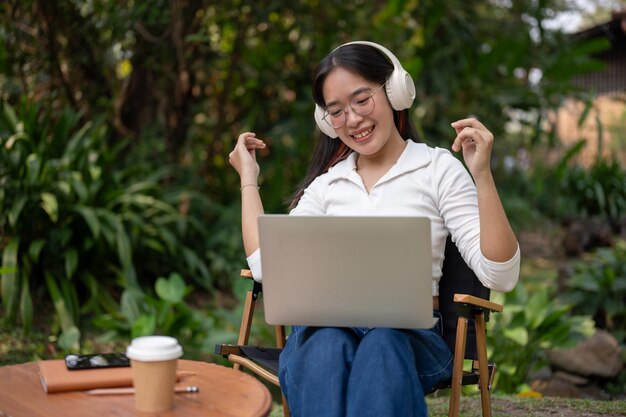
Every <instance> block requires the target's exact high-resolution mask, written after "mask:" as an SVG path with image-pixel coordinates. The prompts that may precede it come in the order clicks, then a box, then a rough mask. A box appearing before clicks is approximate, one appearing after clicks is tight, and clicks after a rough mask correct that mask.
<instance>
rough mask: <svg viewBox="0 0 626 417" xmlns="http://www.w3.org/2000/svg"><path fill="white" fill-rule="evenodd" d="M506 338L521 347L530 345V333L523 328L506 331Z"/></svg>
mask: <svg viewBox="0 0 626 417" xmlns="http://www.w3.org/2000/svg"><path fill="white" fill-rule="evenodd" d="M504 336H505V337H506V338H508V339H510V340H511V341H513V342H515V343H516V344H518V345H520V346H526V345H527V344H528V331H527V330H526V329H525V328H523V327H514V328H512V329H505V330H504Z"/></svg>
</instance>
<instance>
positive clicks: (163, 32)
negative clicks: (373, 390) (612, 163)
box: [0, 0, 622, 366]
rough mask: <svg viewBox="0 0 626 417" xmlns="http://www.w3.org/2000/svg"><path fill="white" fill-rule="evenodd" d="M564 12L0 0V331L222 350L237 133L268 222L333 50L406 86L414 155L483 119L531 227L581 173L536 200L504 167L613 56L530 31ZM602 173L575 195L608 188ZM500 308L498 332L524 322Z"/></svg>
mask: <svg viewBox="0 0 626 417" xmlns="http://www.w3.org/2000/svg"><path fill="white" fill-rule="evenodd" d="M566 3H567V2H565V1H564V0H540V1H534V0H533V1H531V0H523V1H515V2H502V1H496V0H491V1H481V2H478V1H469V2H468V1H464V0H450V1H447V2H441V1H436V0H393V1H372V2H368V1H363V0H355V1H339V0H329V1H326V2H323V3H322V2H320V1H319V0H296V1H284V0H259V1H254V2H253V1H250V0H226V1H220V2H210V1H208V0H154V1H150V2H140V1H126V2H119V1H114V0H59V1H48V0H28V1H20V0H7V1H4V2H2V3H0V98H1V99H2V100H3V102H4V103H6V104H3V107H2V111H3V113H2V115H0V119H1V121H0V144H1V146H2V152H1V153H0V157H1V158H2V163H1V165H0V187H1V191H0V205H1V206H2V214H1V215H0V251H1V252H2V255H3V260H2V267H1V268H2V269H1V271H0V273H2V300H3V306H4V307H3V309H4V311H3V313H4V318H5V321H6V322H7V323H10V324H12V325H13V324H14V323H16V322H19V323H20V324H21V325H22V326H24V327H26V328H28V327H29V326H30V325H31V322H32V321H33V320H34V318H36V317H37V309H38V307H39V305H40V302H41V301H42V300H48V299H50V300H51V301H52V302H53V303H54V307H55V309H56V310H55V311H56V318H55V325H54V326H55V327H54V328H53V332H57V331H58V332H59V333H60V334H61V341H62V345H63V346H65V347H69V346H73V345H75V343H76V342H77V341H78V340H79V336H80V335H81V334H82V333H84V332H81V331H82V329H83V328H84V326H85V320H84V318H86V317H97V320H96V323H97V325H98V326H100V328H101V329H106V330H108V333H107V335H108V336H110V337H131V336H132V335H137V334H144V333H148V332H151V331H155V332H176V334H177V335H179V336H180V337H189V338H190V340H189V343H194V344H199V345H200V346H201V347H202V348H204V349H205V351H212V346H211V342H212V341H214V340H215V341H221V342H226V341H228V340H231V339H232V338H233V337H234V329H235V328H236V326H237V325H238V320H239V318H238V317H239V316H237V312H238V310H237V309H235V310H230V309H228V308H222V307H228V306H224V305H223V304H220V300H219V297H217V296H216V295H217V294H218V292H217V291H223V290H225V291H230V290H233V289H234V293H235V294H237V297H241V296H242V293H241V292H240V291H239V289H240V284H238V283H233V282H232V280H231V277H233V276H234V275H236V273H237V271H238V269H239V266H240V265H242V264H243V263H244V262H245V261H244V256H243V250H242V247H241V237H240V226H239V222H240V220H239V216H240V207H239V205H238V204H239V203H238V202H239V179H238V178H237V176H236V175H235V173H234V171H233V170H232V169H231V168H230V167H229V166H228V162H227V158H228V153H229V151H230V150H231V149H232V147H233V145H234V141H235V140H236V137H237V135H238V133H239V132H241V131H244V130H252V131H255V132H256V133H257V134H258V135H259V136H260V137H262V138H264V139H266V140H267V142H268V144H269V147H268V150H267V151H265V152H263V153H262V155H261V158H259V160H260V164H261V166H262V177H261V179H260V181H261V182H262V185H263V188H262V194H263V199H264V203H265V209H266V211H267V212H282V211H284V210H285V205H284V201H285V199H286V198H287V197H288V196H289V194H290V193H291V192H292V191H293V190H294V188H295V184H296V183H298V182H299V181H300V180H301V178H302V177H303V174H304V171H305V170H306V167H307V165H308V161H309V158H310V156H311V151H312V148H313V147H314V145H315V140H316V133H315V128H314V122H313V118H312V113H313V103H312V100H311V94H310V82H311V75H312V73H313V71H314V68H315V66H316V64H317V62H319V60H320V59H321V58H322V57H323V56H324V55H326V54H327V53H328V52H329V51H330V50H331V49H332V48H334V47H336V46H338V45H340V44H342V43H344V42H347V41H350V40H355V39H368V40H374V41H376V42H379V43H381V44H384V45H385V46H387V47H388V48H389V49H391V50H392V51H394V52H395V53H396V55H397V56H398V58H399V59H400V61H401V62H402V63H403V65H404V66H405V68H406V69H407V70H408V71H409V72H410V73H411V74H412V75H413V78H414V81H415V83H416V87H417V99H416V103H415V105H414V107H413V116H414V119H415V122H416V125H417V127H418V130H419V131H420V133H421V134H422V136H423V140H424V141H426V142H428V143H429V144H432V145H438V146H442V147H449V143H450V141H451V139H452V138H453V136H454V135H453V133H454V131H453V129H452V128H451V127H450V123H451V122H452V121H454V120H457V119H459V118H462V117H466V116H468V115H475V116H478V117H479V118H480V119H481V120H482V121H483V122H484V123H485V124H486V125H487V126H488V127H489V128H490V129H491V130H492V131H493V132H494V134H495V136H496V138H497V141H496V149H495V150H494V157H493V159H494V161H493V162H494V163H493V167H494V170H495V171H496V178H497V180H498V182H499V183H500V182H501V181H505V180H506V181H507V184H506V187H503V184H499V186H500V189H507V190H508V189H510V190H512V191H511V192H508V193H505V194H504V196H505V197H510V196H514V197H515V196H517V199H514V198H510V199H508V200H507V198H504V200H505V206H507V209H510V208H511V207H513V208H514V210H513V211H514V212H515V213H517V214H518V215H519V217H517V218H518V219H519V220H518V221H517V224H519V225H523V224H524V222H525V221H526V219H533V218H536V217H538V216H541V214H540V213H541V212H542V211H543V210H544V206H540V209H539V210H537V209H536V208H534V207H532V206H529V205H528V199H527V198H524V196H528V195H530V196H539V197H540V198H544V199H546V200H545V203H546V205H549V204H548V203H549V196H550V193H553V192H555V190H557V188H558V187H561V186H563V184H562V183H561V181H565V180H564V178H566V177H567V178H571V179H568V180H567V181H571V182H573V183H575V182H576V181H579V182H580V181H581V180H580V178H579V177H577V176H576V175H577V174H576V175H575V174H574V173H569V172H568V171H567V170H566V169H565V168H563V169H562V171H558V169H559V168H557V173H555V174H553V178H554V181H553V183H554V187H553V188H547V187H546V188H542V189H540V190H537V187H539V186H540V185H541V183H540V181H541V180H540V179H539V177H538V176H537V177H532V178H527V175H528V174H527V173H526V171H525V170H523V169H522V170H521V171H519V174H520V175H517V173H518V172H513V173H511V172H512V171H511V170H508V168H507V164H506V161H505V158H504V155H512V156H513V158H514V159H516V161H515V162H516V163H518V161H517V159H519V158H518V156H519V150H524V149H530V148H532V147H534V146H537V145H548V146H551V145H554V144H555V143H556V142H557V140H556V139H557V138H556V137H555V133H554V129H551V128H548V129H545V128H544V127H545V125H546V124H547V123H548V122H549V119H548V114H549V113H550V111H551V110H553V109H555V108H557V107H558V106H559V104H560V103H561V102H562V100H563V99H564V98H565V97H572V96H576V95H578V94H582V93H583V92H579V91H577V90H576V89H574V88H573V87H572V86H571V85H570V84H569V80H570V79H571V77H572V76H573V75H576V74H580V73H583V72H586V71H590V70H595V69H598V68H600V67H601V66H600V65H599V63H598V62H596V61H594V60H593V59H592V57H591V56H592V54H593V53H594V52H598V51H600V50H603V49H605V48H607V47H608V43H607V42H601V41H600V42H599V41H593V42H584V43H583V42H574V41H572V39H570V38H569V37H567V36H566V35H564V34H563V33H560V32H558V31H550V30H546V29H545V28H544V21H545V20H546V19H548V18H551V17H553V16H554V15H555V13H556V12H558V11H559V10H562V9H564V8H565V7H566ZM12 109H15V110H12ZM548 124H549V123H548ZM511 126H514V127H515V128H514V129H512V128H511ZM609 168H610V169H608V170H604V171H602V173H599V174H598V175H599V177H598V178H597V179H595V180H594V181H595V182H594V183H593V184H591V185H583V186H582V187H583V188H584V189H585V190H586V189H594V190H595V189H596V188H597V184H598V183H600V182H601V181H604V180H603V178H606V177H611V178H613V177H615V178H618V179H619V177H618V176H617V174H616V173H615V169H614V168H611V167H609ZM549 169H550V168H549V167H546V170H549ZM605 171H606V172H608V173H605ZM559 172H560V173H559ZM507 174H511V175H507ZM557 180H558V181H557ZM515 181H518V182H519V183H515ZM548 184H552V183H550V182H549V181H548ZM515 190H521V191H524V192H528V193H527V194H524V193H521V192H520V193H516V191H515ZM593 192H596V191H593ZM603 192H604V193H605V194H607V193H612V191H610V190H604V191H603ZM585 193H587V191H585ZM607 195H608V194H607ZM592 198H593V197H592ZM605 200H606V201H607V203H606V204H604V206H602V207H604V208H606V209H607V210H613V209H612V208H611V207H613V206H614V207H615V209H617V210H619V209H620V207H621V205H620V204H622V203H621V202H620V200H615V202H614V203H610V202H609V201H610V199H609V198H608V197H607V198H606V199H605ZM568 204H569V203H568ZM580 204H581V205H582V204H584V205H588V203H587V202H581V203H580ZM612 204H613V205H612ZM513 220H515V219H513ZM219 294H223V293H222V292H220V293H219ZM518 295H519V294H518ZM516 296H517V295H516ZM507 302H508V300H507ZM511 302H513V301H511ZM544 307H545V306H543V307H542V308H544ZM238 308H240V307H238ZM554 308H556V307H554ZM546 309H548V307H545V308H544V310H542V311H550V314H553V313H554V312H553V311H552V310H549V309H548V310H546ZM201 311H202V312H201ZM558 311H559V313H558V314H560V310H558ZM514 312H515V314H517V315H518V316H515V317H510V318H509V319H510V320H512V323H518V322H520V321H522V322H523V321H525V320H526V319H527V318H524V317H522V318H520V316H519V315H522V314H523V312H520V311H514ZM529 314H530V313H529ZM554 314H557V313H554ZM507 317H508V316H507ZM559 317H561V316H559ZM559 320H560V318H559ZM516 325H518V324H516ZM538 326H539V328H538V329H539V330H541V329H544V328H543V327H541V325H540V324H538ZM79 329H81V330H79ZM546 332H547V330H546ZM540 334H543V330H541V331H540ZM500 335H501V337H503V338H504V339H506V340H509V341H510V342H511V343H517V342H515V341H512V340H511V338H510V337H508V338H507V336H506V335H503V333H500ZM509 336H510V335H509ZM259 337H260V338H263V337H266V335H264V334H260V335H259ZM267 337H268V338H269V336H267ZM537 337H539V336H537ZM541 337H543V336H541ZM541 337H539V339H540V340H543V339H541ZM220 338H221V339H220ZM528 340H529V342H528V343H529V344H530V345H532V346H536V344H533V343H534V342H533V341H534V340H535V339H534V338H533V336H532V335H530V334H529V336H528ZM518 342H519V340H518ZM516 346H517V345H516ZM535 353H536V351H535V350H533V353H532V354H533V355H534V354H535ZM527 362H528V361H526V362H524V363H523V364H522V365H521V366H526V364H527Z"/></svg>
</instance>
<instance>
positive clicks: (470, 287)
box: [215, 238, 503, 417]
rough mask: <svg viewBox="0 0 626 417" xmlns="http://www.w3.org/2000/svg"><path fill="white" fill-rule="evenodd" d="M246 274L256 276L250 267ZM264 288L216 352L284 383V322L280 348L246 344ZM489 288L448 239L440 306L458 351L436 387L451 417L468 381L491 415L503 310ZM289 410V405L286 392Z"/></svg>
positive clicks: (251, 296) (256, 288)
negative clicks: (493, 359)
mask: <svg viewBox="0 0 626 417" xmlns="http://www.w3.org/2000/svg"><path fill="white" fill-rule="evenodd" d="M241 275H242V276H243V277H245V278H250V279H251V278H252V274H251V273H250V271H248V270H245V269H244V270H242V271H241ZM261 292H262V286H261V284H259V283H258V282H255V281H254V283H253V286H252V289H251V290H248V292H247V294H246V300H245V305H244V313H243V318H242V320H241V327H240V329H239V339H238V340H237V345H227V344H218V345H216V347H215V353H216V354H217V355H222V356H223V357H225V358H226V359H227V360H229V361H230V362H232V363H234V364H235V365H234V367H235V368H236V369H240V367H241V366H244V367H246V368H247V369H249V370H250V371H252V372H254V373H255V374H257V375H258V376H260V377H262V378H264V379H266V380H268V381H270V382H271V383H273V384H275V385H276V386H278V387H280V383H279V381H278V376H277V373H278V362H279V354H280V351H281V350H282V348H283V347H284V346H285V340H286V337H285V328H284V326H275V336H276V347H275V348H266V347H259V346H247V343H248V338H249V336H250V329H251V324H252V317H253V314H254V308H255V304H256V300H257V299H258V297H259V295H260V294H261ZM489 294H490V292H489V290H488V289H487V288H485V287H484V286H483V285H482V284H481V283H480V281H478V278H477V277H476V275H475V274H474V272H473V271H472V270H471V269H470V268H469V267H468V266H467V264H466V263H465V261H464V260H463V258H462V257H461V254H460V253H459V251H458V249H457V247H456V245H454V243H452V240H451V239H450V238H448V240H447V242H446V250H445V260H444V263H443V276H442V278H441V281H440V283H439V310H440V312H441V315H442V317H443V327H444V339H445V341H446V343H447V344H448V346H449V347H450V350H451V351H452V352H453V353H454V365H453V373H452V378H451V379H450V380H447V381H443V382H441V383H439V384H437V386H435V387H433V389H432V390H431V392H434V391H437V390H440V389H445V388H451V391H450V407H449V411H448V416H449V417H458V415H459V406H460V398H461V387H462V386H463V385H471V384H478V386H479V388H480V396H481V405H482V415H483V417H490V416H491V403H490V395H489V391H490V389H491V385H492V383H493V377H494V374H495V370H496V366H495V364H493V363H488V361H487V341H486V333H485V330H486V322H487V321H489V314H490V313H491V312H501V311H502V308H503V307H502V306H501V305H499V304H496V303H493V302H490V301H488V300H489ZM464 359H469V360H471V368H470V369H469V370H464ZM283 406H284V415H285V416H286V417H288V416H289V409H288V407H287V403H286V401H285V398H284V397H283Z"/></svg>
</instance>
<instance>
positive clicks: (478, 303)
mask: <svg viewBox="0 0 626 417" xmlns="http://www.w3.org/2000/svg"><path fill="white" fill-rule="evenodd" d="M454 302H455V303H462V304H469V305H471V306H474V307H479V308H483V309H485V310H489V311H495V312H498V313H499V312H501V311H502V310H503V308H504V307H503V306H502V305H500V304H497V303H494V302H491V301H488V300H485V299H483V298H479V297H474V296H473V295H467V294H454Z"/></svg>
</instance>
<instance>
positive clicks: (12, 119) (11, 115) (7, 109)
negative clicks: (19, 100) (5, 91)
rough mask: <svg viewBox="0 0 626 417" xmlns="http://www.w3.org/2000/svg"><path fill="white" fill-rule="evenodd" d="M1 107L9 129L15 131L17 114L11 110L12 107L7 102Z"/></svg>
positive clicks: (17, 119) (18, 120)
mask: <svg viewBox="0 0 626 417" xmlns="http://www.w3.org/2000/svg"><path fill="white" fill-rule="evenodd" d="M2 107H3V110H4V117H5V118H6V121H7V122H9V127H10V128H11V130H12V131H13V132H15V131H17V130H18V123H20V119H19V118H18V117H17V114H15V110H13V107H11V105H10V104H9V103H7V102H4V103H3V106H2Z"/></svg>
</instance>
